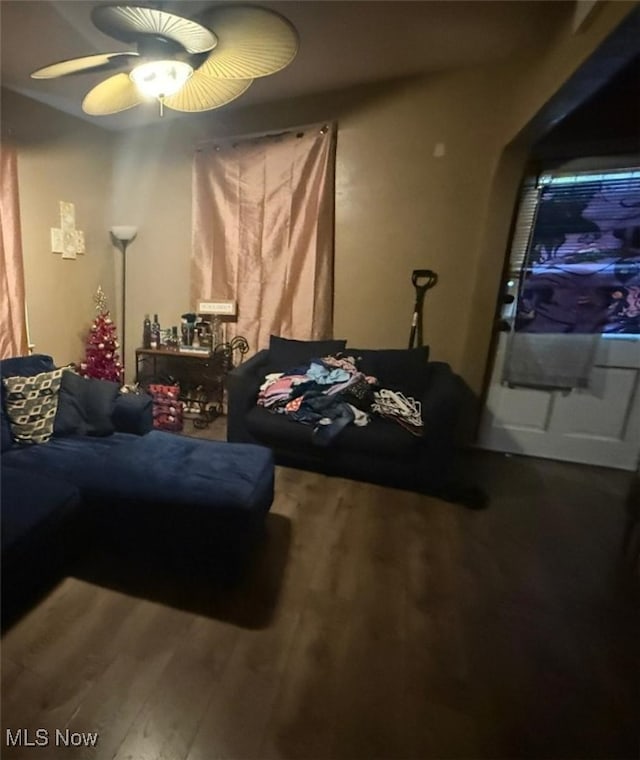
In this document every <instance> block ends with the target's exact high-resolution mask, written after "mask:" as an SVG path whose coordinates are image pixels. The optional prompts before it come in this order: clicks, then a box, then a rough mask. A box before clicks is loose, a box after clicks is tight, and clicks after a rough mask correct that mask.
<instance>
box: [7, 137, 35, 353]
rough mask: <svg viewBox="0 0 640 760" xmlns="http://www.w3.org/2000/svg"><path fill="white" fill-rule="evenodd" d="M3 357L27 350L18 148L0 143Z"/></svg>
mask: <svg viewBox="0 0 640 760" xmlns="http://www.w3.org/2000/svg"><path fill="white" fill-rule="evenodd" d="M0 264H1V267H2V269H1V272H0V325H1V326H2V327H1V329H0V359H6V358H8V357H11V356H23V355H25V354H26V353H27V351H28V346H27V323H26V318H25V302H24V299H25V290H24V269H23V264H22V236H21V231H20V205H19V199H18V162H17V155H16V150H15V148H13V147H10V146H7V145H1V146H0Z"/></svg>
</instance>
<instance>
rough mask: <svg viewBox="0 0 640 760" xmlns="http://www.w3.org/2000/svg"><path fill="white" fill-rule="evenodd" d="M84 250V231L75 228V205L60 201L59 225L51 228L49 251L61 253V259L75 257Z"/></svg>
mask: <svg viewBox="0 0 640 760" xmlns="http://www.w3.org/2000/svg"><path fill="white" fill-rule="evenodd" d="M84 251H85V247H84V232H83V231H82V230H77V229H76V210H75V206H74V205H73V203H66V202H65V201H60V227H52V228H51V252H52V253H61V254H62V258H63V259H75V258H76V254H78V253H84Z"/></svg>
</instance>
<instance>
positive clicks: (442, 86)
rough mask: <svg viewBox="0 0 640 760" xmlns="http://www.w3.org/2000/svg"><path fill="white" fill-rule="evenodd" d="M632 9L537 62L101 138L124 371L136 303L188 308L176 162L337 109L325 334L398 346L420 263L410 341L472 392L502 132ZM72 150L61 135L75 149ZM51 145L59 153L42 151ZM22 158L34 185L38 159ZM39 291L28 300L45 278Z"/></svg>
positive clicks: (185, 222) (504, 164)
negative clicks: (121, 299) (126, 230)
mask: <svg viewBox="0 0 640 760" xmlns="http://www.w3.org/2000/svg"><path fill="white" fill-rule="evenodd" d="M632 6H633V4H626V3H610V4H604V7H603V9H602V11H601V12H600V13H599V14H598V15H597V16H596V17H595V19H594V22H593V24H592V25H591V27H590V29H589V30H588V33H585V34H584V35H583V36H579V35H572V34H571V33H570V31H569V30H568V29H559V30H557V33H556V35H555V37H553V38H551V37H550V39H549V43H548V49H547V50H546V51H542V50H541V51H539V53H538V58H537V59H536V61H532V60H518V61H511V62H510V63H509V65H508V66H504V65H503V66H488V67H484V68H478V69H473V70H466V71H465V70H463V71H454V72H449V73H445V74H439V75H434V76H430V77H424V78H416V79H412V80H407V81H404V82H396V83H387V84H384V85H378V86H371V87H361V88H356V89H353V90H350V91H346V92H341V93H332V94H327V95H325V96H322V97H319V96H316V97H313V98H307V99H300V100H296V101H288V102H286V103H281V104H273V105H270V106H265V107H254V108H250V109H242V108H238V109H232V110H224V109H223V110H222V111H220V112H217V111H212V112H210V113H208V114H204V115H200V116H196V115H192V116H187V117H185V118H181V119H177V120H166V121H165V122H162V123H159V124H158V125H154V126H150V127H147V128H144V129H140V130H132V131H130V132H128V133H123V134H118V135H115V136H114V138H113V139H114V153H113V161H112V164H111V194H110V195H109V197H108V199H107V200H108V203H106V202H105V196H104V195H99V196H98V197H99V200H96V201H94V202H95V203H96V206H97V207H96V209H95V213H96V215H97V216H99V217H100V224H96V223H95V220H93V221H92V222H91V223H90V224H91V225H93V224H95V229H96V236H98V231H99V229H100V228H102V229H105V228H106V227H108V226H109V225H110V224H136V225H138V227H139V229H140V231H139V234H138V237H137V239H136V241H135V242H134V243H133V244H132V245H131V247H130V249H129V252H128V254H127V257H128V258H127V261H128V269H127V272H128V282H127V347H128V356H127V363H128V366H129V377H131V375H132V368H133V361H132V358H133V357H132V355H133V348H134V347H135V346H136V345H138V344H139V343H140V339H141V327H142V319H143V317H144V314H145V313H151V314H153V313H154V312H157V313H158V314H159V317H160V321H161V323H162V324H163V325H165V326H168V325H171V324H177V323H178V322H179V318H180V315H181V314H182V313H183V312H184V311H187V310H190V309H191V308H193V304H190V303H189V300H188V299H189V295H188V294H189V256H190V248H191V232H190V230H191V161H192V156H193V151H194V148H195V146H196V144H197V143H198V141H200V140H202V139H208V138H214V137H222V136H225V135H242V134H247V133H255V132H260V131H273V130H278V129H283V128H287V127H290V126H297V125H301V124H306V123H313V122H316V121H325V120H336V121H337V122H338V126H339V132H338V150H337V172H336V269H335V308H334V334H335V336H336V337H346V338H347V339H348V340H349V342H350V343H351V345H356V344H358V345H359V346H361V347H380V346H387V347H402V346H404V345H406V342H407V339H408V334H409V321H410V316H411V311H412V306H413V296H414V292H413V287H412V286H411V282H410V275H411V271H412V269H414V268H417V267H420V268H431V269H434V270H435V271H436V272H438V274H439V276H440V281H439V283H438V285H437V287H436V288H435V289H434V290H432V291H431V292H430V293H429V295H428V297H427V301H426V304H425V339H426V341H427V342H428V343H429V344H430V345H431V347H432V356H433V357H434V358H436V359H439V360H444V361H448V362H450V363H451V364H452V365H453V366H454V367H455V368H456V369H457V370H459V371H461V372H462V373H463V374H464V375H465V377H466V378H467V379H468V380H469V381H470V382H471V384H472V385H473V387H474V388H475V389H476V390H479V389H480V386H481V380H482V374H483V371H484V366H485V360H486V356H487V348H488V342H489V337H490V326H491V321H492V317H493V310H494V304H495V298H496V292H497V288H498V284H499V279H500V271H501V267H502V261H503V259H504V252H505V248H506V242H507V240H506V238H507V233H508V227H509V221H510V217H511V212H512V209H513V202H514V198H515V192H516V188H517V183H518V180H519V176H520V171H521V169H522V164H523V161H524V159H525V157H526V146H523V145H522V144H518V143H517V141H516V143H515V144H514V145H513V146H512V147H509V148H508V150H505V149H506V148H507V146H508V145H509V144H510V143H513V141H514V139H515V138H516V137H517V134H518V133H519V132H520V130H522V129H523V128H524V127H525V126H526V123H527V122H528V120H529V119H530V118H531V117H532V116H533V115H535V113H536V112H537V111H538V110H539V108H540V107H541V106H542V105H543V104H544V102H545V101H546V100H548V98H549V97H551V96H552V95H553V93H554V92H555V91H556V90H557V89H558V87H559V86H560V85H561V84H562V82H564V81H565V79H566V78H567V77H568V76H569V75H570V74H571V73H572V72H573V71H574V70H575V69H576V68H577V67H578V66H579V65H580V63H581V62H582V61H583V60H584V58H585V57H586V56H587V54H588V53H589V52H590V51H591V50H593V49H594V48H595V47H596V46H597V44H598V43H599V41H600V40H601V39H603V38H604V36H606V34H607V33H608V32H609V31H610V30H611V29H613V28H614V26H615V25H616V24H617V23H618V22H619V21H620V19H622V18H623V17H624V15H625V14H626V13H627V12H628V11H629V10H630V8H631V7H632ZM75 124H76V125H77V129H78V130H79V132H80V133H82V135H83V138H82V140H83V141H87V145H88V144H89V143H90V142H91V140H93V139H94V137H93V132H92V133H91V136H89V134H88V133H87V134H86V135H85V130H84V125H82V126H80V123H79V122H75ZM105 139H106V138H105ZM96 141H97V142H99V140H98V139H97V138H96ZM43 142H44V141H43ZM71 142H74V141H71ZM107 142H108V140H107ZM437 143H443V144H444V147H445V155H444V156H443V157H441V158H436V157H434V148H435V145H436V144H437ZM67 148H68V150H69V151H71V149H72V146H71V144H68V145H67ZM79 148H80V144H79V143H78V142H76V143H75V145H74V146H73V149H74V150H75V151H77V153H78V155H81V151H80V150H79ZM43 150H44V151H45V152H46V149H44V148H43ZM54 154H55V155H56V156H58V155H59V156H60V157H61V156H62V155H63V154H64V151H63V152H60V148H59V147H54ZM94 160H95V161H98V164H97V167H98V168H97V169H96V173H100V172H101V171H102V169H103V168H104V163H102V162H101V159H99V158H98V157H97V156H96V154H95V152H94V153H93V154H92V162H93V161H94ZM47 161H48V159H47ZM57 161H58V159H57V158H56V160H55V162H54V163H56V162H57ZM28 162H29V165H30V166H31V167H32V170H31V176H30V179H31V181H36V177H35V176H34V169H35V166H36V164H37V163H38V162H37V156H34V157H33V158H30V159H28ZM80 163H82V162H80ZM51 168H52V169H53V166H52V167H51ZM85 171H86V172H87V173H88V174H91V176H95V174H92V173H91V172H90V171H89V169H88V168H87V169H86V170H85ZM28 178H29V177H28V174H25V180H28ZM87 181H88V182H89V183H90V181H91V180H90V179H89V178H88V177H87ZM23 184H26V183H23ZM70 199H71V198H70ZM105 210H106V211H105ZM41 213H42V212H41ZM51 213H52V214H54V213H55V208H53V209H52V211H51ZM105 213H106V218H105ZM31 218H34V214H33V213H31ZM79 218H80V219H82V217H81V216H80V215H79ZM53 221H55V217H54V219H53V220H52V221H51V222H49V221H48V222H47V224H46V229H45V231H46V233H47V234H48V228H49V226H51V223H53ZM30 234H33V233H30ZM99 234H102V232H100V233H99ZM30 246H31V247H33V242H31V243H30ZM107 248H108V246H107ZM110 253H111V250H110V249H108V251H107V252H106V256H108V255H109V254H110ZM31 255H32V254H31ZM51 258H54V259H55V261H56V262H57V263H58V265H59V264H60V263H61V262H59V261H58V260H57V259H56V258H55V257H52V255H51V254H49V261H50V260H51ZM62 263H64V264H65V265H67V264H68V265H69V266H73V265H77V263H76V262H62ZM55 271H56V272H58V271H60V270H55ZM65 271H66V270H65ZM69 271H70V270H69ZM30 276H31V275H30V273H29V272H28V278H29V277H30ZM41 279H42V278H40V280H41ZM32 287H33V286H32ZM38 289H39V294H40V296H42V295H43V291H45V290H46V289H45V288H43V287H42V286H41V285H39V287H38ZM49 295H51V294H49ZM86 308H87V307H86V305H85V307H84V309H85V310H86ZM89 308H90V307H89ZM49 335H50V334H49ZM37 337H38V336H36V338H37ZM43 337H44V333H43ZM50 339H51V340H53V336H51V335H50ZM42 345H43V346H44V343H43V344H42ZM252 348H255V347H252Z"/></svg>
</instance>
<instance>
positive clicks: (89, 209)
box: [2, 91, 114, 364]
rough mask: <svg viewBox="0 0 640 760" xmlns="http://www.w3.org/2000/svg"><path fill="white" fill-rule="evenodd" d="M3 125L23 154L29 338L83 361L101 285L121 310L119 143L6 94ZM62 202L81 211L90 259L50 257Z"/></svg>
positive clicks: (42, 348) (38, 346)
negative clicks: (111, 223) (115, 235)
mask: <svg viewBox="0 0 640 760" xmlns="http://www.w3.org/2000/svg"><path fill="white" fill-rule="evenodd" d="M2 126H3V131H6V132H9V133H10V135H9V136H10V137H11V139H12V141H13V142H14V143H15V144H16V145H17V146H18V151H19V152H18V182H19V189H20V214H21V226H22V244H23V256H24V269H25V281H26V296H27V307H28V313H29V328H30V339H31V342H32V343H34V344H35V350H36V351H37V352H41V353H47V354H51V355H52V356H53V357H54V359H55V361H56V362H57V363H59V364H64V363H68V362H70V361H79V360H81V359H82V358H83V357H84V343H85V338H86V335H87V332H88V329H89V327H90V325H91V321H92V319H93V317H94V315H95V307H94V302H93V294H94V293H95V291H96V289H97V287H98V285H102V288H103V290H104V291H105V293H106V294H107V296H108V298H109V303H110V306H113V305H114V271H113V262H114V256H113V251H112V249H111V246H110V244H109V241H108V237H107V233H106V227H105V207H106V203H107V200H108V198H109V196H110V193H111V188H110V180H109V176H110V168H109V167H110V158H111V149H112V136H111V135H109V134H107V133H105V132H104V130H102V129H99V128H97V127H93V126H91V125H90V124H84V123H83V122H80V121H78V120H77V119H74V118H72V117H70V116H66V115H63V114H61V113H59V112H58V111H55V110H53V109H51V108H48V107H46V106H43V105H39V104H36V103H34V102H33V101H31V100H29V99H27V98H24V97H21V96H20V95H16V94H14V93H11V92H7V91H3V92H2ZM60 201H69V202H71V203H73V204H75V211H76V226H77V227H78V229H81V230H83V231H84V234H85V240H86V254H85V255H84V256H78V258H77V259H75V260H71V259H69V260H65V259H62V257H61V254H53V253H51V245H50V229H51V227H59V226H60V211H59V202H60Z"/></svg>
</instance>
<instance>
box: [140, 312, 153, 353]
mask: <svg viewBox="0 0 640 760" xmlns="http://www.w3.org/2000/svg"><path fill="white" fill-rule="evenodd" d="M142 348H151V320H150V319H149V315H148V314H145V315H144V322H143V323H142Z"/></svg>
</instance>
